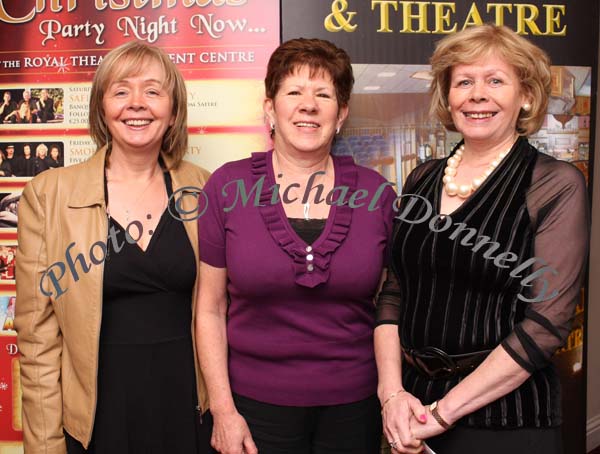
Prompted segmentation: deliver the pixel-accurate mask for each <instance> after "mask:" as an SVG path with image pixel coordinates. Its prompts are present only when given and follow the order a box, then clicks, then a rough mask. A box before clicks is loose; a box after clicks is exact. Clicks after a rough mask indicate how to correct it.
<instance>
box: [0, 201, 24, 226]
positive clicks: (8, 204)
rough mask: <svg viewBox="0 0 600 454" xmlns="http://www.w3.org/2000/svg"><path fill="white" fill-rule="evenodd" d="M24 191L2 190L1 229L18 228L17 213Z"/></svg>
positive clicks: (0, 206) (0, 203) (0, 207)
mask: <svg viewBox="0 0 600 454" xmlns="http://www.w3.org/2000/svg"><path fill="white" fill-rule="evenodd" d="M21 194H22V192H20V191H19V192H0V229H13V230H14V231H16V228H17V219H18V218H17V213H18V208H19V200H20V199H21Z"/></svg>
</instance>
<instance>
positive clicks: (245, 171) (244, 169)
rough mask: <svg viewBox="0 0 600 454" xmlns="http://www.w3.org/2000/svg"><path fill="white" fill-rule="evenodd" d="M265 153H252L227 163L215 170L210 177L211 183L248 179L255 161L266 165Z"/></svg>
mask: <svg viewBox="0 0 600 454" xmlns="http://www.w3.org/2000/svg"><path fill="white" fill-rule="evenodd" d="M266 156H267V152H259V153H252V156H250V157H247V158H243V159H238V160H235V161H228V162H226V163H225V164H223V165H221V166H220V167H219V168H217V169H216V170H215V171H214V172H213V173H212V175H211V176H210V180H211V181H221V182H226V181H233V180H239V179H244V178H250V177H251V175H252V173H253V167H255V166H256V163H255V162H254V161H255V160H256V159H258V160H260V161H264V162H265V163H266Z"/></svg>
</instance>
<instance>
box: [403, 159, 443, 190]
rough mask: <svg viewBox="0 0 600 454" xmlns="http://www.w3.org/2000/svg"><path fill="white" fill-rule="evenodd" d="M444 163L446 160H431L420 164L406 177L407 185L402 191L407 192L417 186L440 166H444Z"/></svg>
mask: <svg viewBox="0 0 600 454" xmlns="http://www.w3.org/2000/svg"><path fill="white" fill-rule="evenodd" d="M444 162H445V158H441V159H431V160H429V161H425V162H423V163H421V164H419V165H418V166H417V167H415V168H414V169H413V170H412V171H411V172H410V173H409V174H408V177H406V183H405V184H404V187H403V188H402V191H403V192H405V191H406V189H407V188H411V187H413V185H415V184H417V183H418V182H419V181H420V180H421V179H422V178H423V177H425V176H426V175H428V174H429V173H431V172H432V171H434V170H437V169H438V168H439V167H440V166H443V165H444Z"/></svg>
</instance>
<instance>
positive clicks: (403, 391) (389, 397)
mask: <svg viewBox="0 0 600 454" xmlns="http://www.w3.org/2000/svg"><path fill="white" fill-rule="evenodd" d="M405 392H406V391H405V390H404V389H399V390H398V391H396V392H395V393H392V394H390V395H389V396H388V398H387V399H385V401H383V405H382V406H381V411H383V407H385V404H387V403H388V402H389V401H390V400H392V399H393V398H394V397H396V396H397V395H398V394H400V393H405Z"/></svg>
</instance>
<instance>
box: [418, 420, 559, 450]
mask: <svg viewBox="0 0 600 454" xmlns="http://www.w3.org/2000/svg"><path fill="white" fill-rule="evenodd" d="M426 443H427V444H428V445H429V447H430V448H431V449H433V450H434V451H435V453H436V454H465V453H485V454H562V452H563V449H562V438H561V430H560V427H551V428H544V429H537V428H529V427H527V428H523V429H513V430H506V429H504V430H492V429H476V428H472V427H463V426H457V427H454V428H453V429H451V430H449V431H448V432H445V433H443V434H442V435H440V436H438V437H434V438H432V439H430V440H426Z"/></svg>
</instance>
